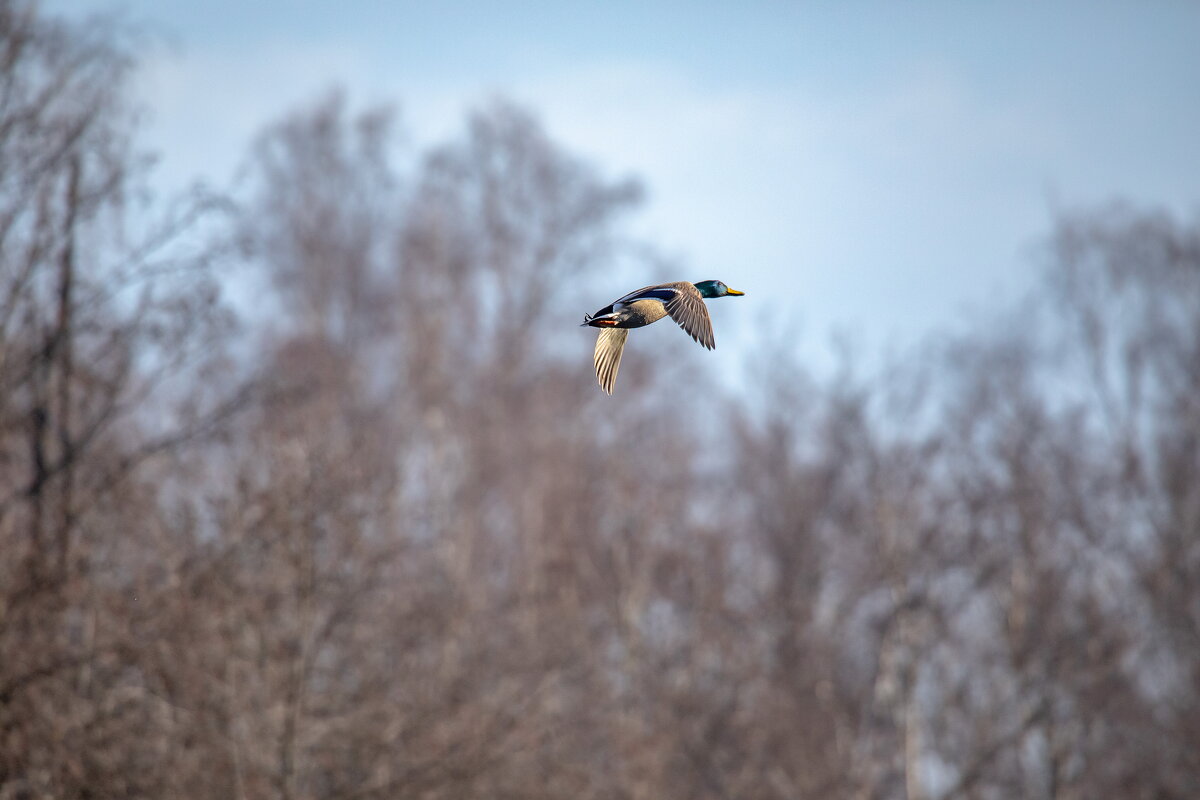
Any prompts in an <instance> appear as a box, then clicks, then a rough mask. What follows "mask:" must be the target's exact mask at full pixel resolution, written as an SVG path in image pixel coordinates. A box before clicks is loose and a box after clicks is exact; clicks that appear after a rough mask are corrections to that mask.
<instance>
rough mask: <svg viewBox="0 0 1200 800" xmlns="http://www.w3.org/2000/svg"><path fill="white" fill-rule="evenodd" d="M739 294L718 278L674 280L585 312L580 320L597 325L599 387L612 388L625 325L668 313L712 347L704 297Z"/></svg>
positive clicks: (633, 325)
mask: <svg viewBox="0 0 1200 800" xmlns="http://www.w3.org/2000/svg"><path fill="white" fill-rule="evenodd" d="M743 294H745V292H739V291H737V290H736V289H730V288H729V287H728V286H726V285H725V284H723V283H721V282H720V281H700V283H688V282H687V281H675V282H673V283H660V284H658V285H657V286H647V287H645V288H644V289H638V290H637V291H636V292H630V293H629V294H627V295H625V296H624V297H622V298H621V299H620V300H617V301H615V302H614V303H613V304H612V305H609V306H605V307H604V308H602V309H600V310H599V311H597V312H596V313H595V314H585V315H584V318H583V324H584V325H591V326H592V327H593V328H599V329H600V336H599V337H598V338H597V339H596V354H595V362H596V377H597V378H599V379H600V388H601V389H603V390H604V391H606V392H608V393H609V394H612V392H613V385H614V384H615V383H616V382H617V369H618V368H619V367H620V366H621V352H622V351H623V350H624V349H625V338H626V337H627V336H629V330H628V329H629V328H641V327H643V326H645V325H649V324H650V323H651V322H658V321H659V320H660V319H662V318H663V317H666V316H669V317H670V318H671V319H673V320H675V321H676V322H678V323H679V327H681V328H683V329H684V330H685V331H687V333H688V334H689V335H690V336H691V337H692V338H693V339H695V340H696V341H697V342H699V343H700V344H702V345H704V346H705V347H707V348H708V349H709V350H712V349H713V348H714V347H716V346H717V342H716V340H715V339H714V338H713V329H712V321H711V320H709V318H708V309H707V308H705V306H704V298H705V297H725V296H727V295H732V296H734V297H738V296H740V295H743ZM581 327H582V326H581Z"/></svg>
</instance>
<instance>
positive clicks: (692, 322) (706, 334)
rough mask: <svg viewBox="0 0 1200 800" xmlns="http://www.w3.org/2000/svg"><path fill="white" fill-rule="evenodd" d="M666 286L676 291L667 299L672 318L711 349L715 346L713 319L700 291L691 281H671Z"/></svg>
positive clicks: (668, 311)
mask: <svg viewBox="0 0 1200 800" xmlns="http://www.w3.org/2000/svg"><path fill="white" fill-rule="evenodd" d="M666 286H669V287H670V288H672V289H674V291H675V296H674V297H673V298H671V299H670V300H668V301H667V313H668V314H670V315H671V319H673V320H675V321H676V322H678V323H679V327H681V328H683V329H684V330H685V331H687V333H688V335H689V336H691V337H692V338H693V339H695V340H696V341H697V342H699V343H700V344H702V345H704V346H705V347H707V348H708V349H709V350H712V349H713V348H715V347H716V346H717V340H716V338H715V337H714V336H713V329H712V320H711V319H709V318H708V307H707V306H705V305H704V298H703V297H701V296H700V292H699V291H698V290H697V289H696V287H695V286H693V285H692V284H690V283H683V282H680V283H671V284H667V285H666ZM664 288H665V287H664Z"/></svg>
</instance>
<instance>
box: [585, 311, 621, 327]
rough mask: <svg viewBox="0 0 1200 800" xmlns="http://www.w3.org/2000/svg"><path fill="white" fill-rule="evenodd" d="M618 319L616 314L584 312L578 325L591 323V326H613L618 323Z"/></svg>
mask: <svg viewBox="0 0 1200 800" xmlns="http://www.w3.org/2000/svg"><path fill="white" fill-rule="evenodd" d="M620 322H621V321H620V320H619V319H617V318H616V314H595V315H592V314H584V315H583V322H582V323H580V325H579V327H581V328H582V327H584V326H585V325H591V326H592V327H593V328H615V327H616V326H617V325H618V324H620Z"/></svg>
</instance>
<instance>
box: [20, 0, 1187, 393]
mask: <svg viewBox="0 0 1200 800" xmlns="http://www.w3.org/2000/svg"><path fill="white" fill-rule="evenodd" d="M44 5H45V7H46V8H47V9H51V10H62V11H63V12H67V13H70V14H71V15H74V16H82V15H85V14H87V13H91V12H95V11H98V10H110V9H113V8H124V9H126V10H127V11H128V12H129V14H130V15H131V16H132V17H133V18H134V19H138V20H143V21H146V22H148V23H151V24H153V25H154V26H155V28H156V29H158V30H160V31H162V32H164V33H166V34H167V35H168V37H169V38H168V41H169V42H170V43H171V44H170V46H160V47H158V48H156V49H155V50H153V51H152V52H151V53H150V54H148V56H147V57H146V58H144V60H143V63H142V66H141V67H140V69H139V71H138V74H137V76H136V77H135V85H136V90H135V91H136V93H137V96H138V98H139V99H140V100H141V101H142V102H143V103H145V105H146V107H147V108H148V111H149V115H148V118H147V126H146V128H145V130H144V136H145V142H146V144H147V145H149V146H150V147H151V148H152V149H154V150H156V151H158V152H159V153H160V154H161V164H160V167H159V168H158V170H157V171H156V177H155V182H156V184H157V185H160V186H163V187H172V188H179V187H181V186H182V185H184V184H185V183H186V182H187V181H190V180H193V179H196V178H203V179H205V180H208V181H210V182H215V183H218V184H222V183H224V182H226V181H228V180H229V179H230V177H231V176H232V175H233V174H234V172H235V169H236V168H237V166H238V165H239V163H240V161H241V159H243V157H244V152H245V148H246V146H247V143H248V142H249V141H250V139H251V138H252V137H253V135H254V134H255V133H256V132H257V131H258V129H259V128H260V127H261V126H262V125H263V124H265V123H266V122H267V121H268V120H270V119H272V118H273V117H275V116H276V115H278V114H279V113H281V112H282V111H284V110H286V109H290V108H292V107H294V106H295V105H296V104H298V103H300V102H303V101H308V100H311V99H312V98H313V97H315V96H316V95H317V94H318V93H320V92H322V91H324V90H326V89H328V88H329V87H330V86H333V85H340V86H343V87H345V88H346V90H347V92H348V94H349V97H350V99H351V100H352V101H353V102H357V103H364V104H369V103H377V102H381V101H382V102H387V103H395V104H396V105H397V107H398V109H399V111H400V127H401V129H402V130H403V131H404V132H405V134H406V135H407V136H408V137H409V140H410V141H411V142H413V143H416V144H420V145H428V144H430V143H433V142H435V141H438V140H440V139H442V138H444V137H445V136H447V135H449V134H450V133H451V132H453V131H455V130H456V129H457V128H458V126H459V125H460V124H461V120H462V119H463V117H464V115H465V113H466V112H467V111H468V110H469V109H471V108H472V107H475V106H477V105H479V104H480V103H481V102H483V101H484V100H486V99H488V98H490V97H492V96H494V95H496V94H502V95H503V96H506V97H509V98H511V99H513V100H515V101H517V102H519V103H522V104H524V105H526V106H527V107H528V108H530V109H531V110H532V111H533V112H534V113H535V114H536V115H538V116H539V117H540V118H541V119H542V121H543V122H544V124H545V125H546V128H547V130H548V132H549V133H550V135H551V136H552V137H554V138H555V140H557V141H559V142H561V143H562V144H563V145H564V146H565V147H566V148H567V149H569V150H570V151H571V152H574V153H576V154H579V155H581V156H583V157H585V158H587V159H589V160H590V161H592V162H593V163H594V164H596V165H597V166H598V167H599V168H600V169H601V170H603V171H604V172H605V173H606V174H609V175H634V176H637V177H638V178H640V179H642V180H643V181H644V183H645V186H646V188H647V190H648V198H649V199H648V202H647V203H646V205H645V206H644V208H643V209H642V210H641V211H640V212H639V214H638V215H637V218H636V219H635V220H634V221H633V224H634V227H635V230H637V231H638V232H639V233H641V234H643V235H644V237H645V238H646V239H648V240H649V241H651V242H654V243H655V245H656V246H658V247H660V248H662V249H663V250H665V251H666V252H667V253H669V254H671V255H672V256H673V257H676V258H678V260H679V265H680V274H679V275H678V276H674V277H677V278H678V279H687V280H701V279H705V278H710V277H712V278H720V279H722V280H725V281H726V282H728V283H729V284H730V285H731V286H734V287H736V288H741V289H744V290H745V291H747V292H749V293H750V295H751V296H752V297H753V298H754V304H755V306H754V309H753V311H746V310H744V311H743V312H742V313H741V314H738V315H734V314H728V315H726V314H722V318H721V320H720V326H719V332H720V333H721V334H724V335H721V336H720V341H721V344H722V345H723V346H722V348H721V350H720V351H718V353H717V354H715V356H714V358H713V359H711V360H710V362H711V367H712V368H713V369H714V370H717V371H726V374H727V375H728V374H737V373H738V372H739V370H738V364H739V363H742V362H744V361H745V360H747V359H749V358H752V357H753V355H754V353H753V336H752V335H748V331H747V330H746V326H747V325H754V324H762V319H761V315H768V319H769V320H770V321H771V324H773V325H777V324H783V321H785V320H786V321H787V322H788V323H790V324H792V325H798V326H799V327H798V329H797V330H798V331H799V332H801V333H802V334H803V336H802V337H801V338H799V339H798V340H797V342H796V345H797V347H799V348H802V349H801V352H802V354H803V356H804V357H805V360H806V361H807V362H809V363H810V364H812V365H813V366H814V367H817V368H821V369H826V368H828V367H829V366H831V364H832V363H833V362H832V360H831V357H830V349H829V347H828V343H829V336H830V333H831V332H833V331H837V332H840V333H842V334H849V335H850V338H851V340H852V341H854V342H856V343H857V344H859V345H860V348H859V349H860V351H861V352H860V356H862V357H866V358H868V359H874V357H875V356H876V354H877V353H878V352H879V351H880V349H881V347H883V346H884V345H895V344H896V342H897V337H898V338H899V340H900V341H902V342H907V343H911V342H913V341H914V340H916V339H917V338H918V337H920V336H921V335H923V334H926V333H928V332H929V331H930V330H931V329H934V328H937V327H941V326H945V325H947V324H950V323H958V322H960V321H962V320H963V319H964V318H968V317H971V316H975V315H977V314H978V313H979V312H981V311H984V310H987V309H989V308H991V307H993V305H994V304H995V301H996V300H997V299H998V298H1009V299H1011V298H1013V297H1015V296H1017V295H1019V294H1020V293H1021V292H1024V291H1027V290H1029V289H1030V288H1031V286H1032V281H1031V277H1032V273H1031V269H1032V268H1033V264H1032V259H1031V258H1030V254H1029V248H1030V247H1031V246H1032V245H1033V244H1034V242H1035V240H1036V239H1037V237H1038V236H1040V235H1042V234H1044V233H1045V231H1046V227H1047V225H1046V222H1047V219H1048V217H1049V216H1050V214H1051V213H1052V212H1053V211H1055V210H1057V209H1060V208H1070V207H1073V206H1078V205H1089V204H1095V203H1098V202H1102V201H1107V200H1109V199H1111V198H1113V197H1114V196H1117V195H1119V196H1121V197H1124V198H1127V199H1129V200H1131V201H1134V202H1145V203H1153V204H1155V205H1158V206H1161V207H1164V208H1168V209H1171V210H1173V211H1176V212H1180V213H1185V214H1190V213H1194V212H1195V211H1196V203H1197V197H1196V188H1195V187H1196V182H1197V179H1198V177H1200V148H1198V147H1197V146H1196V142H1197V141H1200V102H1197V91H1196V86H1197V85H1198V84H1200V48H1197V47H1196V38H1197V35H1200V6H1197V5H1196V4H1195V3H1190V2H1161V3H1154V4H1152V5H1145V4H1138V3H1133V2H1098V3H1093V2H1065V3H1054V4H1052V5H1047V4H1044V3H1032V2H1015V3H997V4H987V5H984V6H968V5H962V4H956V3H939V2H931V3H916V4H897V3H887V2H862V3H782V2H768V3H755V4H752V5H750V6H737V5H733V4H728V3H683V2H664V3H654V4H651V5H647V4H643V3H633V2H617V3H584V4H562V3H529V2H518V3H505V4H503V5H497V4H492V3H468V2H449V3H424V4H422V3H380V2H343V3H336V4H333V3H326V2H318V1H308V0H302V1H301V2H296V3H288V4H287V5H286V6H280V5H277V4H273V3H242V2H237V1H236V0H215V2H208V3H203V4H197V3H191V2H186V0H166V1H165V2H153V3H124V4H122V3H114V2H112V0H69V1H57V2H47V3H45V4H44ZM281 9H286V10H281ZM622 277H623V278H625V276H622ZM625 280H626V282H625V283H621V282H619V281H617V280H613V281H612V282H611V283H605V284H602V286H603V289H602V290H601V291H600V294H599V295H598V296H596V297H595V298H594V300H595V302H592V303H591V305H594V306H596V307H597V308H598V307H600V306H601V305H604V304H606V303H608V302H609V301H610V300H612V299H613V298H615V297H617V296H619V295H621V294H623V293H624V292H625V291H627V290H628V289H631V288H636V287H637V286H641V285H644V284H645V283H646V282H648V281H647V280H642V278H641V276H638V275H629V276H628V277H627V278H625ZM630 281H632V284H633V285H629V286H627V283H629V282H630ZM609 295H611V297H610V296H609ZM584 310H586V311H593V310H595V309H593V308H590V307H589V308H585V309H582V310H579V312H578V313H579V314H580V315H581V314H582V313H583V311H584ZM751 313H752V314H754V316H755V318H754V319H753V320H748V319H746V317H747V315H748V314H751ZM568 335H569V334H568ZM735 346H736V347H737V349H736V350H735V349H734V347H735ZM739 377H740V375H739Z"/></svg>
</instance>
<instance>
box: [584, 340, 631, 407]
mask: <svg viewBox="0 0 1200 800" xmlns="http://www.w3.org/2000/svg"><path fill="white" fill-rule="evenodd" d="M627 336H629V331H628V330H626V329H625V328H603V329H601V331H600V335H599V336H598V337H596V353H595V355H594V356H593V360H594V361H595V363H596V378H598V379H599V381H600V388H601V389H603V390H604V391H605V392H607V393H609V394H612V393H613V386H614V385H615V384H616V382H617V370H618V369H619V368H620V366H621V353H622V352H624V350H625V338H626V337H627Z"/></svg>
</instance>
